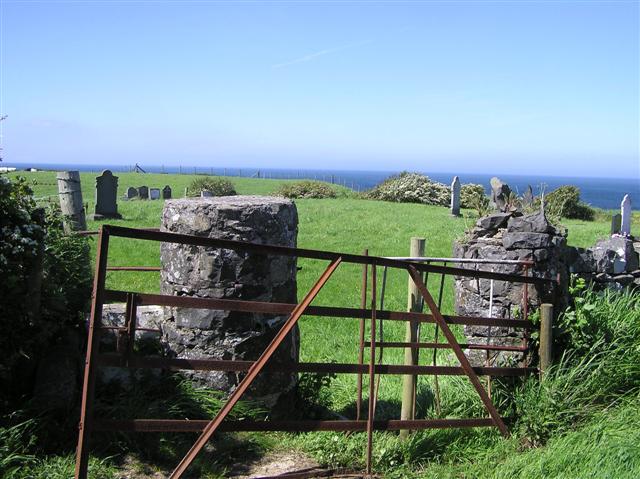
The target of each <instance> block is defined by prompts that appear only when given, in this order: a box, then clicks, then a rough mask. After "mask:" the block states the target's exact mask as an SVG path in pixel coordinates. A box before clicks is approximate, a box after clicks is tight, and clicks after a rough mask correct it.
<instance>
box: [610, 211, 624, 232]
mask: <svg viewBox="0 0 640 479" xmlns="http://www.w3.org/2000/svg"><path fill="white" fill-rule="evenodd" d="M621 223H622V215H621V214H620V213H617V214H615V215H613V216H611V236H613V235H619V234H620V225H621Z"/></svg>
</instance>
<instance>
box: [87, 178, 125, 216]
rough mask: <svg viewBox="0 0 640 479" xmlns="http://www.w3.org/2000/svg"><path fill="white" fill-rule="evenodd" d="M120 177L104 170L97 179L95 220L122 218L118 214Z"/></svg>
mask: <svg viewBox="0 0 640 479" xmlns="http://www.w3.org/2000/svg"><path fill="white" fill-rule="evenodd" d="M117 200H118V177H117V176H113V173H111V171H109V170H104V171H103V172H102V174H101V175H100V176H97V177H96V209H95V214H94V215H93V219H97V220H100V219H103V218H122V216H121V215H119V214H118V201H117Z"/></svg>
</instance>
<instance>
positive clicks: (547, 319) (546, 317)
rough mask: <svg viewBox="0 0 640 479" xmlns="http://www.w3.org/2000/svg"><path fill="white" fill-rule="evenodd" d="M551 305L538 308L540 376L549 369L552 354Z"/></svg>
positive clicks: (546, 304)
mask: <svg viewBox="0 0 640 479" xmlns="http://www.w3.org/2000/svg"><path fill="white" fill-rule="evenodd" d="M552 328H553V305H552V304H548V303H544V304H543V305H541V306H540V351H539V354H540V374H544V372H545V371H546V370H547V369H549V366H551V358H552V354H553V331H552Z"/></svg>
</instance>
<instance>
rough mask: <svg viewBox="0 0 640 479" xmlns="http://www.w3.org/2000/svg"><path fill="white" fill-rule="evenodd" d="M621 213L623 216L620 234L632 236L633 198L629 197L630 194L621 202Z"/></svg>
mask: <svg viewBox="0 0 640 479" xmlns="http://www.w3.org/2000/svg"><path fill="white" fill-rule="evenodd" d="M620 215H621V216H622V221H621V222H620V234H621V235H623V236H631V198H629V195H624V198H623V199H622V203H620Z"/></svg>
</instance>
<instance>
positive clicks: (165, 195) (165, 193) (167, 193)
mask: <svg viewBox="0 0 640 479" xmlns="http://www.w3.org/2000/svg"><path fill="white" fill-rule="evenodd" d="M162 199H163V200H170V199H171V187H170V186H169V185H167V186H165V187H164V188H162Z"/></svg>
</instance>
